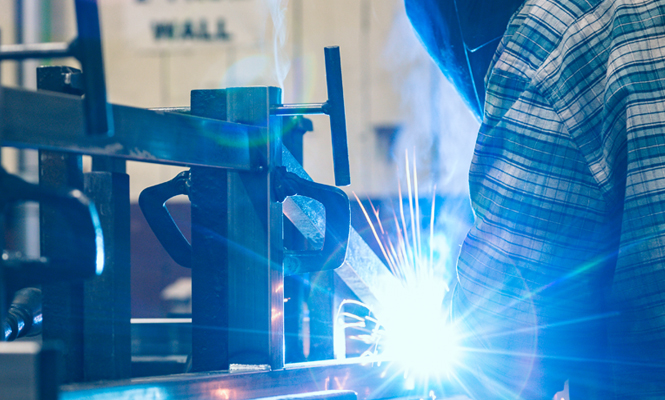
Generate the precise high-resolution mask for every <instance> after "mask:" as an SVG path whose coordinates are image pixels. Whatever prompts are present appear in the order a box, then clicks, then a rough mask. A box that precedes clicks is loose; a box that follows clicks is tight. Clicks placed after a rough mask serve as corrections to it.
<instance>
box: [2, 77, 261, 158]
mask: <svg viewBox="0 0 665 400" xmlns="http://www.w3.org/2000/svg"><path fill="white" fill-rule="evenodd" d="M3 96H4V100H3V101H4V107H3V108H2V109H0V114H1V115H2V118H1V119H0V120H2V121H3V123H4V131H3V132H2V133H1V134H0V139H1V142H0V145H2V146H14V147H22V148H35V149H48V150H54V151H64V152H73V153H82V154H89V155H100V156H111V157H120V158H124V159H127V160H136V161H144V162H155V163H163V164H179V165H203V166H210V167H220V168H230V169H236V170H256V169H258V168H260V167H261V166H262V164H260V163H259V161H260V160H256V161H255V160H253V159H250V145H249V137H250V136H256V135H258V136H261V135H263V134H264V133H262V132H263V131H265V129H266V128H265V127H258V126H247V125H241V124H234V123H229V122H225V121H217V120H213V119H208V118H200V117H194V116H191V115H184V114H181V113H171V112H162V111H150V110H146V109H141V108H134V107H127V106H120V105H113V116H114V124H115V136H114V137H104V136H88V135H86V133H85V132H86V129H85V122H84V117H83V100H82V99H81V98H80V97H77V96H72V95H64V94H58V93H51V92H33V91H27V90H22V89H15V88H7V87H3ZM54 121H57V123H54Z"/></svg>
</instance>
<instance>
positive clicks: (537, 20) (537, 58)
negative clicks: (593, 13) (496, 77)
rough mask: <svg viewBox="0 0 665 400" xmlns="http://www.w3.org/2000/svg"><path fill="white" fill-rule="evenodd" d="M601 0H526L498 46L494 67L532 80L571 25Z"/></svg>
mask: <svg viewBox="0 0 665 400" xmlns="http://www.w3.org/2000/svg"><path fill="white" fill-rule="evenodd" d="M600 2H602V1H601V0H526V1H525V3H524V5H523V6H522V8H521V9H520V10H519V11H518V12H517V13H516V14H515V15H514V16H513V18H512V19H511V21H510V23H509V24H508V27H507V29H506V33H505V35H504V38H503V40H502V43H501V45H500V46H499V51H498V54H497V62H496V63H495V67H497V68H499V69H501V70H503V71H506V72H512V73H515V74H518V75H522V76H524V78H526V79H529V80H530V79H531V78H533V76H534V75H535V73H536V72H537V71H538V69H539V68H540V67H541V66H542V65H543V64H544V63H545V62H546V60H547V59H548V58H550V57H551V55H552V54H553V53H555V52H557V50H558V49H559V46H561V44H562V40H563V39H564V38H565V36H566V33H567V32H568V31H569V30H570V28H571V27H572V26H575V25H577V24H578V23H579V21H581V20H583V19H584V16H585V15H586V14H587V13H588V12H589V11H590V10H592V9H593V8H594V7H596V6H597V4H598V3H600Z"/></svg>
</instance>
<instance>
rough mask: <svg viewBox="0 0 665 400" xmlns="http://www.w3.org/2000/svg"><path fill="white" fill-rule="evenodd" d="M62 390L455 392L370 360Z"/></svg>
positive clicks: (71, 394) (67, 394) (65, 398)
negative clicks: (414, 381)
mask: <svg viewBox="0 0 665 400" xmlns="http://www.w3.org/2000/svg"><path fill="white" fill-rule="evenodd" d="M362 361H364V364H361V363H360V362H362ZM61 389H62V392H61V393H60V400H84V399H85V400H107V399H129V398H131V399H133V400H152V399H155V398H160V399H169V400H189V399H193V398H200V399H224V400H227V399H228V400H249V399H256V398H261V397H266V396H281V395H292V394H295V393H307V392H313V391H320V390H353V391H355V392H356V393H357V394H358V399H359V400H370V399H397V398H427V397H429V395H430V394H434V395H435V396H436V397H438V398H443V397H446V395H447V394H450V392H451V390H450V387H449V384H448V383H447V382H446V381H445V380H444V381H443V382H441V381H437V382H435V381H434V380H430V381H429V382H427V383H426V386H425V387H420V386H416V387H415V388H414V389H411V390H410V389H407V388H405V380H404V371H403V370H402V371H400V369H399V367H397V366H396V365H395V364H393V363H390V362H384V363H382V364H380V365H377V364H376V363H371V362H368V360H367V359H365V360H357V361H355V362H353V363H339V362H335V363H316V364H315V363H307V364H293V365H289V366H287V367H285V368H284V369H283V370H280V371H272V372H253V373H232V374H228V373H227V374H187V375H177V376H171V377H160V378H148V379H135V380H132V381H131V382H130V381H120V382H112V383H109V384H108V385H106V386H104V387H99V385H96V386H93V385H68V386H64V387H61ZM430 390H432V391H433V393H430Z"/></svg>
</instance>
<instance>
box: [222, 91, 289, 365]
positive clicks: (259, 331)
mask: <svg viewBox="0 0 665 400" xmlns="http://www.w3.org/2000/svg"><path fill="white" fill-rule="evenodd" d="M226 93H227V118H228V120H229V121H232V122H240V123H245V124H252V125H258V126H264V127H266V128H267V130H266V135H265V136H264V137H258V138H256V139H257V142H256V143H257V144H259V145H258V146H256V148H257V152H256V153H255V154H254V157H256V158H262V159H264V162H265V164H266V165H268V166H270V167H269V168H267V169H265V170H264V171H261V172H259V173H247V172H229V193H228V195H229V197H228V200H229V203H228V207H229V220H228V224H229V225H228V229H229V231H228V237H227V239H228V240H229V242H230V243H233V246H231V247H230V248H229V259H228V263H229V298H230V300H229V301H230V304H231V306H232V307H231V309H230V310H229V312H230V314H229V321H230V327H231V331H230V332H229V353H230V361H231V362H232V363H238V364H268V365H269V366H270V368H271V369H273V370H275V369H281V368H283V367H284V278H283V276H284V271H283V266H282V262H283V248H284V246H283V240H282V225H283V216H282V204H281V203H278V202H277V201H275V199H274V198H273V195H272V182H271V181H272V179H274V178H273V171H272V169H273V167H276V166H279V165H281V158H282V144H281V118H277V117H271V116H270V111H269V110H270V106H271V105H272V104H276V103H279V101H280V100H281V95H282V93H281V90H280V89H279V88H274V87H259V88H233V89H227V90H226Z"/></svg>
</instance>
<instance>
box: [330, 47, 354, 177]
mask: <svg viewBox="0 0 665 400" xmlns="http://www.w3.org/2000/svg"><path fill="white" fill-rule="evenodd" d="M324 52H325V58H326V83H327V85H328V102H327V103H326V104H327V105H328V115H330V133H331V136H332V151H333V165H334V171H335V185H336V186H348V185H350V184H351V171H350V168H349V147H348V143H347V139H346V113H345V110H344V89H343V87H342V62H341V58H340V55H339V46H330V47H326V48H325V49H324Z"/></svg>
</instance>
